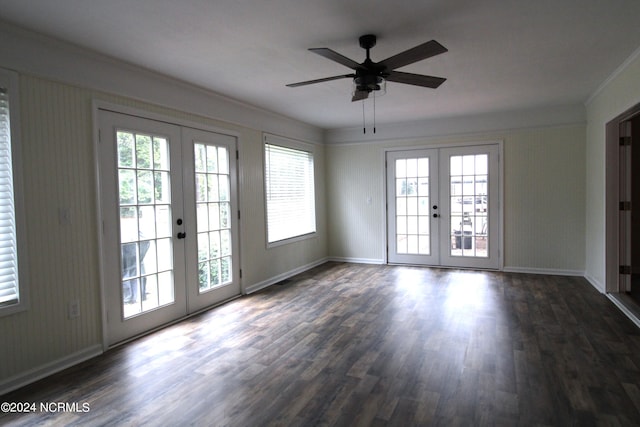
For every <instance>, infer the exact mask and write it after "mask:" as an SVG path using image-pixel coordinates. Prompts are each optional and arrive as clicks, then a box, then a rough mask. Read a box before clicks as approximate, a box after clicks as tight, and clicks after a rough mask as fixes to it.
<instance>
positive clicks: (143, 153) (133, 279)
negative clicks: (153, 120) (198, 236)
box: [117, 131, 174, 319]
mask: <svg viewBox="0 0 640 427" xmlns="http://www.w3.org/2000/svg"><path fill="white" fill-rule="evenodd" d="M117 144H118V177H119V181H118V192H119V201H120V255H121V256H120V262H121V266H122V274H121V278H122V280H121V286H122V310H123V317H124V318H125V319H127V318H129V317H132V316H135V315H137V314H140V313H144V312H145V311H149V310H153V309H155V308H158V307H160V306H162V305H166V304H170V303H172V302H173V301H174V289H173V286H174V285H173V274H172V269H173V248H172V244H171V239H170V238H168V237H170V235H171V205H170V203H171V193H170V187H169V174H170V170H169V145H168V142H167V140H166V138H161V137H156V136H153V135H142V134H136V133H133V132H126V131H118V132H117Z"/></svg>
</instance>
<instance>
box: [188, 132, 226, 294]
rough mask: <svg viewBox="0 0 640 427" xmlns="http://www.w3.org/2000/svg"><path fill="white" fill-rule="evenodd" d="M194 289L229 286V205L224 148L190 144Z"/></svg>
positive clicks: (203, 289)
mask: <svg viewBox="0 0 640 427" xmlns="http://www.w3.org/2000/svg"><path fill="white" fill-rule="evenodd" d="M194 166H195V186H196V234H197V247H198V289H199V291H200V293H202V292H206V291H208V290H210V289H214V288H216V287H218V286H222V285H225V284H228V283H231V281H232V277H231V271H232V270H231V217H230V215H231V202H230V194H231V189H230V184H229V182H230V177H229V157H228V149H227V148H226V147H218V146H215V145H210V144H204V143H196V144H194Z"/></svg>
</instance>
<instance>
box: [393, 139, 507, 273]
mask: <svg viewBox="0 0 640 427" xmlns="http://www.w3.org/2000/svg"><path fill="white" fill-rule="evenodd" d="M498 154H499V148H498V145H497V144H491V145H469V146H462V147H454V148H434V149H418V150H403V151H390V152H387V158H386V161H387V233H388V235H387V242H388V253H387V259H388V262H390V263H399V264H417V265H442V266H455V267H473V268H492V269H497V268H500V266H501V261H500V252H501V250H500V223H499V221H500V215H499V209H500V204H499V201H500V194H499V192H500V170H499V166H498Z"/></svg>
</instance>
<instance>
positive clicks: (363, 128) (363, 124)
mask: <svg viewBox="0 0 640 427" xmlns="http://www.w3.org/2000/svg"><path fill="white" fill-rule="evenodd" d="M362 133H363V134H366V133H367V125H366V123H365V121H364V99H363V100H362Z"/></svg>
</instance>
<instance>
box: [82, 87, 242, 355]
mask: <svg viewBox="0 0 640 427" xmlns="http://www.w3.org/2000/svg"><path fill="white" fill-rule="evenodd" d="M91 110H92V114H91V116H92V128H93V163H94V170H95V180H96V192H95V206H96V212H97V216H96V219H97V227H96V230H97V239H98V240H97V241H98V271H99V282H100V283H99V284H100V309H101V318H102V349H103V351H106V350H108V349H109V348H111V346H110V345H109V341H108V323H107V304H106V301H107V299H106V298H107V297H106V286H107V285H106V280H105V265H104V251H103V248H104V243H105V242H104V235H103V232H102V230H103V222H104V217H103V206H102V200H101V193H100V189H101V176H100V167H101V166H100V162H101V160H100V156H99V154H100V150H99V144H100V121H99V112H100V110H104V111H111V112H114V113H119V114H124V115H129V116H136V117H140V118H142V119H149V120H155V121H158V122H165V123H168V124H173V125H176V126H180V127H188V128H193V129H198V130H202V131H205V132H212V133H218V134H222V135H227V136H231V137H234V138H236V141H237V145H236V149H237V150H238V152H239V151H241V146H242V140H241V134H240V133H239V132H235V131H231V130H229V129H225V128H220V127H216V126H211V125H204V124H202V123H198V122H194V121H190V120H185V119H180V118H176V117H171V116H168V115H164V114H159V113H153V112H149V111H145V110H141V109H138V108H134V107H130V106H125V105H120V104H116V103H112V102H107V101H103V100H98V99H93V100H92V109H91ZM241 176H242V166H241V165H240V163H239V162H237V164H236V182H237V184H238V185H237V187H236V190H235V191H236V193H235V194H236V198H237V201H238V203H237V207H238V211H240V210H241V209H242V206H241V203H240V201H241V197H240V185H239V184H240V177H241ZM235 238H236V239H237V242H236V243H235V244H237V249H236V255H237V262H236V264H237V268H239V269H241V268H242V259H241V251H240V244H239V242H240V241H241V230H240V223H239V221H238V224H237V231H236V236H235ZM236 277H237V280H238V281H239V284H240V293H241V294H244V293H246V290H245V287H244V284H243V282H242V278H241V277H240V275H239V274H238V275H237V276H236ZM194 314H197V312H194V313H191V314H187V316H186V317H189V316H191V315H194ZM182 319H183V318H181V319H178V320H177V321H180V320H182ZM161 327H164V326H161ZM149 332H152V331H149ZM124 342H126V340H125V341H123V343H124ZM119 344H121V343H118V345H119Z"/></svg>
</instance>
